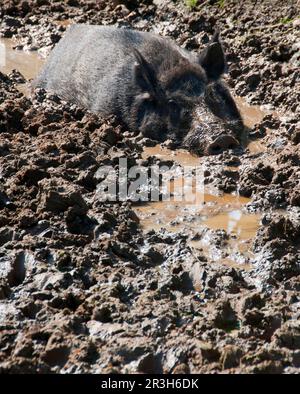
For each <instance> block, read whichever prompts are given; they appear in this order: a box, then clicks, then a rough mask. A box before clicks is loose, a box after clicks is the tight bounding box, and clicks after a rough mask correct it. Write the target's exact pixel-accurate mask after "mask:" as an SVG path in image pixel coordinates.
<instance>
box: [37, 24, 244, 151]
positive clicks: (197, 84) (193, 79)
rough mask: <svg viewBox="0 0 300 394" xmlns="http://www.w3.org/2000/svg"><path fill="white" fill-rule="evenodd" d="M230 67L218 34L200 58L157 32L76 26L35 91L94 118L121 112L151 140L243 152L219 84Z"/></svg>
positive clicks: (235, 115) (237, 124) (236, 121)
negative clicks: (75, 106)
mask: <svg viewBox="0 0 300 394" xmlns="http://www.w3.org/2000/svg"><path fill="white" fill-rule="evenodd" d="M225 70H226V59H225V55H224V51H223V47H222V44H221V43H220V40H219V35H218V33H216V34H215V35H214V36H213V38H212V40H211V42H210V43H209V44H208V45H207V47H206V48H205V49H204V50H203V51H202V52H201V53H200V54H197V53H191V52H188V51H186V50H184V49H182V48H180V47H179V46H178V45H177V44H176V43H175V42H173V41H171V40H169V39H166V38H163V37H160V36H158V35H155V34H152V33H147V32H140V31H135V30H130V29H119V28H115V27H108V26H93V25H72V26H71V27H70V28H69V29H68V30H67V32H66V33H65V35H64V37H63V38H62V39H61V41H60V42H59V43H58V44H57V45H56V47H55V48H54V50H53V51H52V53H51V54H50V56H49V59H48V61H47V63H46V65H45V67H44V69H43V70H42V72H41V74H40V75H39V76H38V78H37V79H36V81H35V82H34V86H36V87H41V88H44V89H46V90H47V91H50V92H53V93H55V94H57V95H58V96H59V97H61V98H62V99H64V100H66V101H70V102H73V103H76V104H78V105H80V106H83V107H85V108H87V109H89V110H90V111H92V112H94V113H96V114H100V115H104V116H106V115H111V114H113V115H116V116H117V117H118V118H119V119H120V120H121V121H122V122H124V123H125V124H126V125H127V127H128V128H129V129H130V130H132V131H139V132H141V133H142V134H143V135H144V136H146V137H149V138H152V139H155V140H158V141H163V140H166V139H169V138H171V139H173V140H176V141H180V145H181V146H184V147H187V148H189V149H190V150H191V151H194V152H197V153H198V154H217V153H221V152H222V151H223V150H226V149H233V148H236V147H238V146H239V144H240V142H241V138H242V135H243V130H244V128H243V123H242V119H241V116H240V113H239V111H238V109H237V106H236V104H235V102H234V100H233V98H232V97H231V95H230V92H229V90H228V88H227V87H226V85H225V83H224V82H223V81H222V79H221V77H222V74H223V73H224V72H225Z"/></svg>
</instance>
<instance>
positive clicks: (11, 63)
mask: <svg viewBox="0 0 300 394" xmlns="http://www.w3.org/2000/svg"><path fill="white" fill-rule="evenodd" d="M16 45H17V44H16V42H15V41H13V40H12V39H9V38H1V39H0V71H1V72H2V73H4V74H10V73H11V72H12V70H18V71H19V72H20V73H21V74H22V75H23V76H24V77H25V78H26V79H27V80H30V79H33V78H35V77H36V76H37V74H38V73H39V71H40V70H41V68H42V66H43V64H44V62H45V59H43V58H42V57H41V56H40V55H39V54H38V53H37V52H36V51H32V52H25V51H23V50H17V49H14V47H15V46H16ZM17 88H18V90H19V91H20V92H22V93H23V94H24V95H26V96H28V95H29V93H30V84H29V83H25V84H18V85H17Z"/></svg>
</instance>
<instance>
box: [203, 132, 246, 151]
mask: <svg viewBox="0 0 300 394" xmlns="http://www.w3.org/2000/svg"><path fill="white" fill-rule="evenodd" d="M239 145H240V144H239V142H238V140H237V139H236V138H234V137H233V136H231V135H226V134H222V135H220V136H219V137H217V138H216V139H215V140H214V141H212V142H211V143H210V144H208V147H207V149H206V151H207V154H209V155H218V154H219V153H222V152H223V151H225V150H228V149H235V148H238V147H239Z"/></svg>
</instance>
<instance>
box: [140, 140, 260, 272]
mask: <svg viewBox="0 0 300 394" xmlns="http://www.w3.org/2000/svg"><path fill="white" fill-rule="evenodd" d="M149 156H156V157H157V158H159V159H161V160H170V159H172V160H173V161H174V162H175V163H178V164H180V165H182V166H192V167H196V166H199V165H201V164H202V163H203V161H204V159H203V158H199V157H195V156H193V155H191V154H190V153H189V152H187V151H184V150H177V151H171V150H169V149H166V148H163V147H161V146H159V145H158V146H156V147H150V148H145V149H144V152H143V157H144V159H146V158H147V157H149ZM177 186H178V185H177V180H176V178H175V180H173V181H172V182H170V189H171V190H172V191H173V194H175V193H174V189H175V190H176V187H177ZM193 192H194V193H195V194H196V195H195V201H196V204H194V203H191V202H189V201H180V202H177V201H174V199H171V200H170V201H157V202H149V203H146V204H144V205H142V206H137V207H135V208H134V209H135V211H136V213H137V215H138V216H139V218H140V223H141V226H142V228H143V229H144V230H145V231H149V230H152V229H154V230H156V231H159V230H161V229H166V230H167V231H170V232H180V233H184V234H186V235H188V239H189V245H190V246H191V247H192V248H193V249H194V250H195V251H196V252H197V251H199V252H201V253H202V254H204V255H205V256H207V257H208V258H209V259H210V260H213V261H218V262H222V263H226V264H228V265H230V266H239V267H242V268H249V262H250V260H251V258H252V257H253V255H252V253H251V246H252V239H253V238H254V237H255V235H256V231H257V229H258V226H259V222H260V215H259V214H250V213H248V212H247V211H246V209H245V205H246V204H247V203H248V202H250V201H251V200H250V199H249V198H246V197H241V196H239V195H233V194H224V195H217V194H214V190H211V189H209V188H208V187H204V188H202V189H201V190H195V188H193ZM197 193H198V195H197ZM199 194H200V195H199ZM210 230H213V231H210ZM218 230H225V231H226V233H227V235H228V239H225V238H227V235H226V234H225V233H224V231H223V232H222V231H218ZM216 233H217V236H218V237H220V238H223V241H224V242H223V241H222V247H221V248H219V247H216V246H215V241H214V240H213V237H214V236H215V234H216Z"/></svg>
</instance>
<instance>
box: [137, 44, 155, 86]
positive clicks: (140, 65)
mask: <svg viewBox="0 0 300 394" xmlns="http://www.w3.org/2000/svg"><path fill="white" fill-rule="evenodd" d="M133 51H134V55H135V57H136V62H135V64H134V78H135V81H136V83H137V84H138V86H139V87H140V88H142V90H144V91H147V92H149V93H152V94H154V93H155V87H156V85H157V82H156V77H155V74H154V71H153V70H152V68H151V66H150V65H149V64H148V63H147V62H146V60H145V59H144V57H143V56H142V55H141V53H140V52H139V51H138V50H137V49H135V48H134V49H133Z"/></svg>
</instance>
